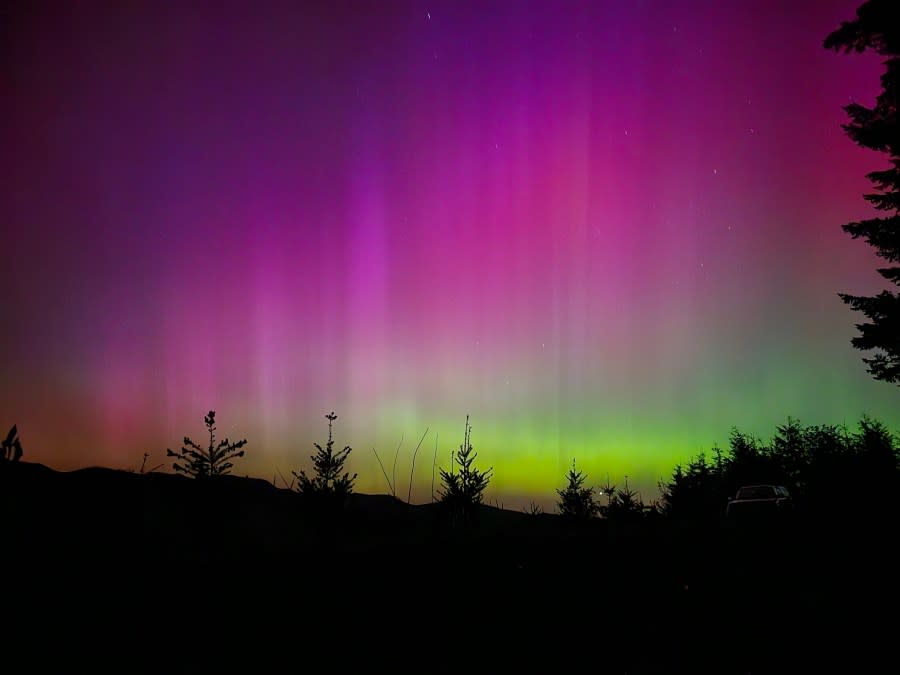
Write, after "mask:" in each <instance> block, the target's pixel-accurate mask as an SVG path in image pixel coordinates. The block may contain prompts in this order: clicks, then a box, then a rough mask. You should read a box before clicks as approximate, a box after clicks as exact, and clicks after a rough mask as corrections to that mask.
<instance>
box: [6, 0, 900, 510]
mask: <svg viewBox="0 0 900 675" xmlns="http://www.w3.org/2000/svg"><path fill="white" fill-rule="evenodd" d="M258 4H259V5H264V6H262V7H260V6H257V3H250V2H245V3H228V4H226V5H224V6H223V5H220V4H217V3H210V4H201V3H190V4H184V5H182V3H172V4H170V5H166V6H161V3H151V2H147V3H126V4H125V5H123V6H119V5H118V4H117V3H112V4H108V5H100V4H96V3H73V6H62V5H61V3H51V4H47V5H42V4H40V3H23V4H22V5H21V6H18V7H14V8H8V9H6V10H4V11H5V12H7V15H6V16H5V17H3V22H2V23H3V24H4V25H5V33H6V35H5V39H4V49H3V55H2V64H3V65H2V79H0V86H2V87H3V91H4V96H3V100H4V105H3V110H2V113H0V115H2V124H0V138H2V144H3V147H4V152H3V180H2V183H0V205H2V211H0V213H2V217H3V224H2V228H0V230H2V233H3V235H2V252H3V259H4V264H3V268H2V288H3V290H2V293H0V309H2V314H3V320H4V328H3V330H2V332H0V377H2V380H3V382H4V386H3V387H2V390H0V411H2V417H0V425H6V427H8V426H10V425H12V423H13V422H15V423H17V424H18V426H19V432H20V435H21V437H22V442H23V445H24V447H25V450H26V456H25V459H27V460H31V461H39V462H44V463H46V464H48V465H50V466H53V467H55V468H61V469H70V468H76V467H81V466H86V465H93V464H100V465H105V466H112V467H117V468H121V467H136V466H139V464H140V460H141V456H142V454H143V453H144V452H149V453H151V463H153V464H155V463H160V462H163V461H164V454H165V449H166V447H175V446H176V445H177V444H179V443H180V440H181V438H182V437H183V436H185V435H189V436H192V437H193V438H194V439H195V440H197V439H200V438H202V436H203V425H202V418H203V415H204V414H205V413H206V411H207V410H209V409H215V410H216V411H217V417H218V420H219V428H220V430H221V432H222V433H223V434H229V435H231V436H232V437H238V438H243V437H246V438H248V440H249V444H248V446H247V451H248V455H247V457H246V459H245V460H244V461H242V462H241V463H240V464H239V465H238V466H237V473H240V474H244V473H247V474H250V475H256V476H260V477H264V478H267V479H271V477H272V475H273V473H274V472H275V471H277V470H280V471H281V472H283V474H284V475H288V473H289V471H290V469H296V468H299V467H300V466H301V465H303V466H308V456H309V454H310V452H311V451H312V442H313V441H319V442H322V441H323V440H324V438H325V435H326V433H327V428H326V421H325V419H324V417H323V416H324V414H325V413H326V412H328V411H330V410H335V411H336V412H337V413H338V421H337V423H336V427H335V434H336V439H337V443H338V444H339V445H341V446H343V445H344V444H349V445H351V446H352V447H353V448H354V452H353V454H352V455H351V460H350V464H351V465H352V470H354V471H357V472H359V481H358V483H357V489H358V490H360V491H364V492H384V491H385V490H386V485H385V483H384V479H383V477H382V475H381V472H380V469H379V468H378V465H377V463H376V461H375V458H374V456H373V454H372V452H371V448H372V447H373V446H374V447H377V449H378V451H379V454H380V455H381V456H382V457H383V458H384V457H387V458H389V460H390V459H392V458H393V454H394V450H395V448H396V447H397V443H398V442H399V441H400V439H401V437H402V438H403V439H404V444H403V447H402V449H401V453H400V459H399V461H398V483H400V487H402V488H403V489H402V490H401V489H399V487H398V493H400V492H402V493H403V494H404V495H405V486H406V481H407V479H408V472H409V460H410V455H411V450H412V447H413V446H414V445H415V442H416V441H417V440H418V438H419V437H420V436H421V435H422V433H423V432H424V431H425V428H426V427H428V428H430V430H431V432H430V433H429V435H428V437H427V438H426V441H425V443H424V446H423V450H422V451H421V454H420V456H419V460H418V463H417V469H416V480H415V484H414V489H413V499H414V501H427V500H428V499H429V493H430V481H431V459H432V452H433V451H434V442H435V439H434V433H435V432H437V433H438V434H439V438H438V442H439V449H440V453H439V455H438V462H439V464H440V463H441V462H442V461H443V463H444V464H446V462H447V454H448V453H449V451H450V450H451V448H454V447H455V446H457V445H458V444H459V443H460V442H461V440H462V432H463V423H464V420H465V416H466V415H467V414H469V415H471V419H472V425H473V435H472V440H473V445H474V447H475V450H476V451H477V452H478V453H479V460H478V462H479V465H483V466H485V467H486V466H488V465H492V466H493V467H494V472H495V473H494V476H495V477H494V479H493V481H492V483H491V486H490V487H489V489H488V495H489V496H490V497H491V498H496V499H498V500H501V501H504V502H505V503H506V504H507V505H510V504H513V503H516V502H517V500H521V499H527V498H532V497H533V498H535V499H536V500H537V501H546V500H550V499H552V496H553V489H554V488H556V487H559V486H560V485H561V484H562V480H563V474H564V472H565V470H566V469H567V468H568V467H569V465H570V464H571V461H572V459H573V458H577V460H578V464H579V466H580V467H581V468H584V469H585V470H586V471H587V473H588V475H589V479H590V480H591V481H592V482H594V483H599V482H601V480H602V479H603V478H605V475H606V473H607V472H608V473H609V474H610V477H611V478H612V480H613V482H620V481H621V479H622V476H623V475H625V474H628V475H629V476H630V477H631V478H630V480H631V481H632V482H633V483H636V484H637V486H638V488H639V489H641V490H642V491H643V493H644V495H645V497H651V498H652V497H653V496H655V487H654V486H655V484H656V481H657V480H658V479H659V478H660V477H662V476H667V475H669V474H670V472H671V469H672V467H673V466H674V464H675V463H676V462H678V461H682V460H684V459H686V458H687V457H688V456H689V455H693V454H696V453H697V452H699V451H701V450H708V449H709V448H710V447H711V446H712V445H713V444H714V443H716V442H718V443H719V444H724V443H726V442H727V437H728V433H729V429H730V428H731V427H732V426H738V427H740V428H741V429H743V430H745V431H749V432H752V433H757V434H761V435H764V436H766V437H767V436H768V435H769V434H771V433H772V431H773V430H774V427H775V425H776V424H779V423H781V422H783V421H784V420H785V419H786V417H787V416H788V415H790V416H793V417H796V418H799V419H800V420H801V421H802V422H803V423H806V424H820V423H841V422H847V423H848V424H853V423H855V421H856V419H858V417H859V416H860V415H861V414H863V413H868V414H870V415H872V416H875V417H877V418H879V419H880V420H882V421H883V422H885V423H887V424H888V425H889V426H891V427H892V428H896V427H897V423H898V422H900V418H898V415H897V412H896V410H897V406H896V400H897V399H896V396H897V392H896V390H895V388H894V387H893V386H891V385H888V384H884V383H881V382H876V381H874V380H872V379H871V377H870V376H869V375H868V374H867V373H866V372H865V367H864V365H863V363H862V362H861V360H860V357H861V354H860V353H858V352H856V351H854V350H853V349H852V348H851V346H850V343H849V340H850V337H851V336H852V335H853V334H854V332H855V329H854V326H853V324H854V323H855V322H856V321H858V320H859V318H858V317H856V316H854V314H853V313H852V312H851V311H850V310H849V309H848V308H847V307H845V306H844V305H843V304H842V303H841V301H840V300H839V298H838V297H837V292H838V291H846V292H851V293H857V294H867V293H872V292H874V291H877V290H879V289H880V288H882V287H883V283H882V280H881V279H880V277H878V275H877V273H876V272H875V268H876V266H877V264H878V263H877V260H876V258H875V256H874V254H873V253H872V251H871V250H870V249H869V248H868V247H867V246H866V245H865V244H863V243H860V242H853V241H851V240H850V238H849V237H848V236H847V235H846V234H844V233H843V232H842V231H841V229H840V225H841V224H843V223H844V222H847V221H848V220H850V219H853V218H859V217H863V216H865V215H866V214H868V213H870V209H869V207H868V206H867V205H866V204H865V202H864V201H863V199H862V194H863V193H864V192H866V191H867V190H868V189H869V185H868V183H867V182H866V180H865V174H866V173H867V172H868V171H871V170H874V169H877V168H881V167H882V166H883V164H884V158H883V157H880V156H877V155H876V154H874V153H870V152H867V151H865V150H861V149H859V148H858V147H857V146H855V145H854V144H853V143H852V142H851V141H850V140H849V139H848V138H847V137H846V136H845V135H844V133H843V131H842V130H841V128H840V124H841V123H842V122H844V121H845V114H844V112H843V111H842V110H841V106H842V105H844V104H845V103H846V102H848V101H849V100H858V101H862V102H865V103H867V104H868V103H870V102H871V101H872V99H873V98H874V96H875V94H876V93H877V91H878V76H879V74H880V65H879V63H878V60H877V58H875V57H873V56H872V55H868V54H867V55H850V56H847V55H836V54H834V53H831V52H828V51H825V50H824V49H823V48H822V40H823V39H824V37H825V36H826V35H827V33H828V32H829V31H831V30H833V29H834V28H836V27H837V25H838V24H839V22H840V21H841V20H846V19H850V18H852V16H853V14H854V10H855V7H856V5H857V4H858V3H857V2H856V1H855V0H849V1H847V0H841V1H836V0H835V1H831V0H828V1H826V0H815V1H809V2H795V3H783V2H741V3H737V2H725V3H723V2H718V1H714V0H709V1H705V2H678V3H671V2H665V1H663V0H659V1H650V0H648V1H646V2H635V3H624V2H603V1H601V0H598V1H597V2H583V3H582V2H534V3H524V2H522V3H520V2H491V3H480V2H479V3H459V2H427V3H425V2H410V3H400V2H371V3H367V2H353V3H327V2H321V3H305V4H301V3H285V4H282V3H258ZM333 5H336V6H333ZM4 431H5V428H4ZM154 459H155V460H157V461H153V460H154ZM401 477H402V478H401Z"/></svg>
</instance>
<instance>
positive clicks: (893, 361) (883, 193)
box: [825, 0, 900, 384]
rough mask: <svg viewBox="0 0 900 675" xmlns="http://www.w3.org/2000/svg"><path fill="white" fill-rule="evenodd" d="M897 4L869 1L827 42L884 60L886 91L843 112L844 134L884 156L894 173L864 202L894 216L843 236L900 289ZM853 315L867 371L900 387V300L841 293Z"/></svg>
mask: <svg viewBox="0 0 900 675" xmlns="http://www.w3.org/2000/svg"><path fill="white" fill-rule="evenodd" d="M897 9H898V7H897V2H896V0H869V1H868V2H865V3H863V4H862V5H861V6H860V7H859V9H857V10H856V19H855V20H853V21H844V22H841V27H840V28H838V29H837V30H835V31H834V32H832V33H831V34H830V35H828V37H827V38H825V47H826V49H833V50H835V51H844V52H845V53H848V52H852V51H856V52H863V51H866V50H869V49H871V50H872V51H874V52H876V53H877V54H880V55H881V56H884V57H886V58H885V61H884V65H885V72H884V73H883V74H882V76H881V87H882V91H881V93H880V94H879V95H878V97H877V98H876V99H875V105H874V106H873V107H872V108H867V107H866V106H864V105H861V104H859V103H850V104H849V105H846V106H844V110H846V111H847V114H848V115H849V116H850V120H851V121H850V122H849V123H848V124H844V125H843V128H844V131H846V132H847V135H848V136H850V138H851V139H852V140H853V141H854V142H855V143H856V144H857V145H860V146H862V147H864V148H869V149H871V150H876V151H878V152H884V153H886V154H887V155H888V157H889V161H890V164H891V165H892V166H891V168H889V169H885V170H883V171H873V172H871V173H869V174H868V176H867V178H868V179H869V180H870V181H871V182H872V184H873V185H874V186H875V192H873V193H871V194H867V195H865V199H866V200H867V201H868V202H869V203H870V204H872V206H874V207H875V208H876V209H878V210H879V211H884V212H886V213H888V214H890V215H887V216H886V217H883V218H869V219H867V220H861V221H854V222H850V223H847V224H846V225H844V226H843V229H844V231H845V232H848V233H849V234H850V236H851V237H853V238H854V239H857V238H859V237H862V238H863V239H865V241H866V242H867V243H868V244H869V245H870V246H872V247H873V248H874V249H875V252H876V253H877V254H878V255H879V256H880V257H882V258H884V259H885V260H887V261H888V262H889V263H892V265H891V266H890V267H882V268H880V269H879V270H878V273H879V274H880V275H881V276H883V277H884V278H885V279H887V280H888V281H890V282H891V283H893V284H895V285H898V284H900V267H898V266H897V265H896V264H895V263H897V262H900V120H898V117H897V102H898V94H900V21H898V20H897V18H896V17H897ZM839 295H840V297H841V299H842V300H843V301H844V302H845V303H847V304H848V305H850V307H852V308H853V309H854V310H856V311H858V312H862V313H863V314H864V315H865V316H866V318H867V319H869V322H868V323H861V324H857V326H856V327H857V328H858V329H859V335H858V336H856V337H854V338H853V339H852V344H853V346H854V347H856V348H857V349H860V350H862V351H870V350H876V351H875V354H874V356H872V357H871V358H864V359H863V361H865V363H866V364H867V365H868V370H869V372H870V373H871V374H872V376H873V377H875V379H877V380H884V381H886V382H895V383H897V384H900V295H898V294H897V293H896V292H892V291H889V290H884V291H882V292H881V293H879V294H878V295H875V296H859V295H850V294H847V293H841V294H839Z"/></svg>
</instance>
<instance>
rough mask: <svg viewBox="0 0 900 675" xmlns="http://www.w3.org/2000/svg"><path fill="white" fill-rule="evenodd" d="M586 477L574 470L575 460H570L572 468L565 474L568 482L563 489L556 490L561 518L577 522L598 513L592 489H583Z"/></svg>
mask: <svg viewBox="0 0 900 675" xmlns="http://www.w3.org/2000/svg"><path fill="white" fill-rule="evenodd" d="M585 479H586V476H585V475H584V473H583V472H581V471H578V470H576V468H575V460H574V459H573V460H572V468H571V469H569V473H567V474H566V480H567V481H568V483H567V485H566V487H565V489H563V490H557V491H556V494H557V495H559V501H558V502H557V503H556V506H557V508H558V509H559V514H560V515H561V516H566V517H569V518H574V519H577V520H587V519H588V518H593V517H594V516H596V515H597V513H599V511H600V505H599V504H597V502H596V500H595V499H594V488H591V487H584V481H585Z"/></svg>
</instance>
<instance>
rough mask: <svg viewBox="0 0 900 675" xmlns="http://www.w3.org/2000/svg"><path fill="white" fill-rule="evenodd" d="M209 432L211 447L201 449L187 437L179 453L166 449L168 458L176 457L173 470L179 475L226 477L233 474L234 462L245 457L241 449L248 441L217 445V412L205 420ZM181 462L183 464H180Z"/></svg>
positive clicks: (227, 441) (227, 442)
mask: <svg viewBox="0 0 900 675" xmlns="http://www.w3.org/2000/svg"><path fill="white" fill-rule="evenodd" d="M203 422H204V424H206V428H207V430H208V431H209V447H208V448H207V449H205V450H204V449H203V448H201V447H200V446H199V445H197V444H196V443H194V441H192V440H191V439H190V438H188V437H187V436H185V437H184V446H183V447H182V448H181V450H178V451H177V452H176V451H174V450H170V449H168V448H167V449H166V456H167V457H174V458H175V459H176V460H177V461H176V462H174V463H173V464H172V468H173V469H175V471H176V472H177V473H183V474H185V475H187V476H191V477H193V478H208V477H214V476H224V475H225V474H228V473H231V468H232V466H234V465H233V463H232V461H231V460H233V459H235V458H236V457H243V456H244V451H243V450H242V449H241V448H243V447H244V446H245V445H246V444H247V439H246V438H245V439H243V440H241V441H237V442H236V443H232V442H231V441H229V440H228V439H227V438H226V439H225V440H222V441H219V443H218V445H216V411H215V410H210V411H209V413H208V414H207V415H206V417H204V418H203ZM179 462H181V463H180V464H179Z"/></svg>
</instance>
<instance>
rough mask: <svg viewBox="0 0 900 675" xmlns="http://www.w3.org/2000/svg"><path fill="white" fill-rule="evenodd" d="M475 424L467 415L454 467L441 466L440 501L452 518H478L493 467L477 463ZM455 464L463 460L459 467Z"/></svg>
mask: <svg viewBox="0 0 900 675" xmlns="http://www.w3.org/2000/svg"><path fill="white" fill-rule="evenodd" d="M471 438H472V427H471V426H470V425H469V416H468V415H466V430H465V434H464V435H463V442H462V445H460V446H459V450H457V451H456V452H455V453H453V455H452V462H453V464H451V468H450V471H445V470H444V469H441V484H442V486H443V487H442V488H441V489H440V491H439V494H440V503H441V504H442V505H443V506H444V508H445V509H446V510H447V511H448V513H449V515H450V518H451V521H452V522H456V523H461V524H462V523H470V522H472V520H473V519H474V518H475V514H476V512H477V509H478V506H479V505H480V504H481V503H482V501H483V495H484V490H485V488H486V487H487V486H488V483H489V482H490V480H491V475H492V474H493V469H488V470H487V471H479V470H478V469H476V468H475V467H474V466H472V465H473V463H474V462H475V458H476V457H477V456H478V454H477V453H475V452H473V451H472V441H471ZM454 464H459V469H458V470H457V469H456V468H455V466H454Z"/></svg>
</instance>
